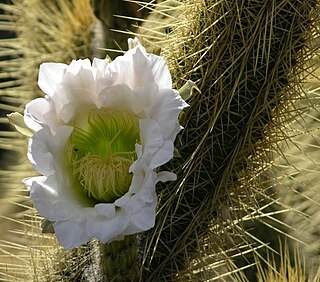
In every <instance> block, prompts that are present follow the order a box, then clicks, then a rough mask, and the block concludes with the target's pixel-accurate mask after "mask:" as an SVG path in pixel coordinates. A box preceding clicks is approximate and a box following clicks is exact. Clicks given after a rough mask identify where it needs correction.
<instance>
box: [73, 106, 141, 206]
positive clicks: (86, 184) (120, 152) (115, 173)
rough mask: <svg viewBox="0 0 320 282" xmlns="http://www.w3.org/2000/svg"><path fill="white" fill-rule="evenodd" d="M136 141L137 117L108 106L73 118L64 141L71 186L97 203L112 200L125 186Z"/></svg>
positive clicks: (124, 191) (120, 194)
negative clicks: (72, 125) (83, 116)
mask: <svg viewBox="0 0 320 282" xmlns="http://www.w3.org/2000/svg"><path fill="white" fill-rule="evenodd" d="M137 142H139V125H138V119H137V117H135V116H133V115H130V114H128V113H124V112H120V111H112V110H108V109H101V110H93V111H90V112H89V114H88V115H87V116H86V118H85V119H83V118H82V119H76V122H75V124H74V130H73V132H72V134H71V136H70V138H69V140H68V143H67V155H68V163H69V164H70V166H69V167H70V168H71V170H72V179H73V186H74V187H75V189H77V190H79V189H80V190H81V191H82V192H83V191H85V192H86V193H87V195H88V196H89V198H92V199H94V200H97V201H99V202H107V203H111V202H114V201H115V200H116V199H118V198H120V197H121V196H123V195H124V194H125V193H126V192H127V191H128V189H129V186H130V184H131V180H132V174H130V173H129V167H130V166H131V165H132V163H133V162H134V161H135V160H136V154H135V144H136V143H137Z"/></svg>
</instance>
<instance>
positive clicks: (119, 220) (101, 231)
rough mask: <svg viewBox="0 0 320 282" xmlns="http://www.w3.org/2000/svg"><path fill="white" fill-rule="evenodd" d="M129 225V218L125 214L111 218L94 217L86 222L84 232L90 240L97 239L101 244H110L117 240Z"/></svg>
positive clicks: (119, 213)
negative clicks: (85, 231)
mask: <svg viewBox="0 0 320 282" xmlns="http://www.w3.org/2000/svg"><path fill="white" fill-rule="evenodd" d="M128 225H129V217H128V216H127V215H126V214H121V212H118V214H117V215H116V216H115V217H113V218H109V217H104V216H96V217H94V218H90V220H87V224H86V230H87V234H89V236H90V238H97V239H99V240H100V241H101V242H102V243H106V242H110V241H112V240H114V239H115V238H117V237H118V236H119V235H120V234H123V231H124V230H125V229H126V228H127V227H128Z"/></svg>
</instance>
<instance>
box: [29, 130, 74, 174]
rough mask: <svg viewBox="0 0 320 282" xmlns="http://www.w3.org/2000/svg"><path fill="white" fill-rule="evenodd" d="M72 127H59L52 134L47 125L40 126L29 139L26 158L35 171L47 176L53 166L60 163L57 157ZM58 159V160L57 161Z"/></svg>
mask: <svg viewBox="0 0 320 282" xmlns="http://www.w3.org/2000/svg"><path fill="white" fill-rule="evenodd" d="M72 130H73V128H72V127H70V126H63V127H60V128H59V130H58V132H57V134H56V136H53V135H52V133H51V131H50V129H49V128H48V127H44V128H41V129H40V130H38V131H37V132H35V133H34V135H33V136H32V138H30V139H29V146H28V159H29V161H30V162H31V164H32V166H33V167H34V169H35V170H36V171H38V172H39V173H41V174H42V175H45V176H49V175H51V174H53V172H54V171H55V167H56V166H59V165H61V164H60V163H59V161H60V160H59V157H60V156H61V154H63V151H62V149H63V148H64V146H65V143H66V141H67V140H68V138H69V136H70V134H71V132H72ZM58 160H59V161H58Z"/></svg>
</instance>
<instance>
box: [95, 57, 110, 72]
mask: <svg viewBox="0 0 320 282" xmlns="http://www.w3.org/2000/svg"><path fill="white" fill-rule="evenodd" d="M108 65H109V60H107V59H103V60H102V59H98V58H94V59H93V62H92V66H93V67H95V68H97V69H98V70H99V71H101V72H103V73H104V72H105V71H106V69H107V67H108Z"/></svg>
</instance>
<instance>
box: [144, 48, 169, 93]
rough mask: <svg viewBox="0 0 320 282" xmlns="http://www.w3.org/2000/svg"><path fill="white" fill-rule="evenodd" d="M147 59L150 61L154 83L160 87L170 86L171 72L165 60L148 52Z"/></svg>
mask: <svg viewBox="0 0 320 282" xmlns="http://www.w3.org/2000/svg"><path fill="white" fill-rule="evenodd" d="M149 60H150V63H151V66H152V67H151V71H152V75H153V79H154V81H155V83H156V84H157V85H158V87H159V88H160V89H162V88H172V79H171V74H170V71H169V69H168V66H167V64H166V61H165V60H164V59H163V58H162V57H159V56H156V55H153V54H150V55H149Z"/></svg>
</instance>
